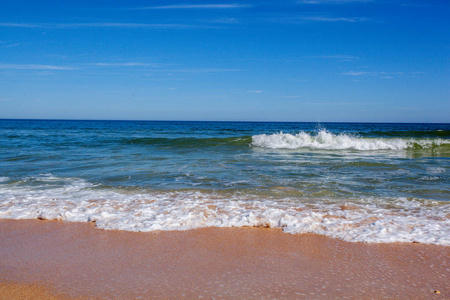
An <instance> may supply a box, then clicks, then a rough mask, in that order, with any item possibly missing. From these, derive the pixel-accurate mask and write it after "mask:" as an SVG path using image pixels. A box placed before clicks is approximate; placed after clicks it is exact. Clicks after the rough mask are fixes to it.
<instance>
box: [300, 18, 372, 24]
mask: <svg viewBox="0 0 450 300" xmlns="http://www.w3.org/2000/svg"><path fill="white" fill-rule="evenodd" d="M301 19H302V20H305V21H316V22H350V23H356V22H362V21H367V19H366V18H359V17H353V18H346V17H320V16H317V17H315V16H314V17H302V18H301Z"/></svg>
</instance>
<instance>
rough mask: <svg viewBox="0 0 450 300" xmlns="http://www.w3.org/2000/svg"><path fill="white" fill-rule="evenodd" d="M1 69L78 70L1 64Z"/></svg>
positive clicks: (64, 67)
mask: <svg viewBox="0 0 450 300" xmlns="http://www.w3.org/2000/svg"><path fill="white" fill-rule="evenodd" d="M0 69H9V70H76V69H75V68H72V67H66V66H53V65H26V64H0Z"/></svg>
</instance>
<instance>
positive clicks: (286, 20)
mask: <svg viewBox="0 0 450 300" xmlns="http://www.w3.org/2000/svg"><path fill="white" fill-rule="evenodd" d="M368 20H369V19H367V18H361V17H329V16H317V15H316V16H298V17H268V18H259V19H258V18H257V19H253V21H254V22H264V23H280V24H293V25H300V24H304V23H305V22H327V23H332V22H347V23H356V22H364V21H368Z"/></svg>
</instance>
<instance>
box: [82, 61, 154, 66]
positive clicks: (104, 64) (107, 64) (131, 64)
mask: <svg viewBox="0 0 450 300" xmlns="http://www.w3.org/2000/svg"><path fill="white" fill-rule="evenodd" d="M91 65H94V66H103V67H156V66H157V65H156V64H147V63H138V62H126V63H93V64H91Z"/></svg>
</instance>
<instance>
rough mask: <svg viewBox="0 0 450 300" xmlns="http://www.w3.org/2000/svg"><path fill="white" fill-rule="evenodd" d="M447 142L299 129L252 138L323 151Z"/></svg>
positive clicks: (257, 143) (268, 144)
mask: <svg viewBox="0 0 450 300" xmlns="http://www.w3.org/2000/svg"><path fill="white" fill-rule="evenodd" d="M443 143H447V142H446V141H443V140H440V139H400V138H394V139H387V138H361V137H357V136H353V135H351V134H338V135H336V134H333V133H330V132H328V131H326V130H321V131H319V132H318V133H317V134H309V133H306V132H303V131H302V132H299V133H297V134H290V133H283V132H280V133H275V134H270V135H267V134H260V135H254V136H253V137H252V144H251V145H252V146H254V147H262V148H270V149H302V148H306V149H324V150H360V151H373V150H404V149H408V148H414V147H416V148H417V147H419V148H429V147H432V146H439V145H441V144H443Z"/></svg>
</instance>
